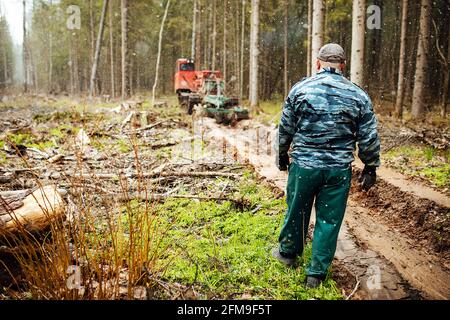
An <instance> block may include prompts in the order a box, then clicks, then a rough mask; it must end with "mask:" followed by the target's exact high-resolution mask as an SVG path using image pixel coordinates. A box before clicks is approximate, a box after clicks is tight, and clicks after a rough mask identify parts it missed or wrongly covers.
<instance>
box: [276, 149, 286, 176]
mask: <svg viewBox="0 0 450 320" xmlns="http://www.w3.org/2000/svg"><path fill="white" fill-rule="evenodd" d="M275 161H276V165H277V167H278V169H279V170H280V171H287V169H288V166H289V156H288V154H287V153H278V152H277V153H276V156H275Z"/></svg>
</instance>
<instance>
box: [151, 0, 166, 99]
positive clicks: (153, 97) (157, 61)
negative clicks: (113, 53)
mask: <svg viewBox="0 0 450 320" xmlns="http://www.w3.org/2000/svg"><path fill="white" fill-rule="evenodd" d="M169 5H170V0H168V1H167V4H166V9H165V11H164V16H163V19H162V21H161V28H160V29H159V41H158V56H157V57H156V68H155V82H154V83H153V89H152V105H155V92H156V86H157V85H158V73H159V61H160V60H161V47H162V35H163V31H164V23H165V22H166V18H167V12H168V11H169Z"/></svg>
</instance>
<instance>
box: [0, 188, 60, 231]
mask: <svg viewBox="0 0 450 320" xmlns="http://www.w3.org/2000/svg"><path fill="white" fill-rule="evenodd" d="M10 203H11V205H12V204H13V203H12V202H10ZM17 203H20V204H22V205H21V206H19V207H17V205H16V204H17ZM0 207H2V210H1V211H0V235H3V234H7V233H11V232H12V233H14V232H16V231H21V230H26V231H29V232H35V231H39V230H42V229H44V228H45V227H47V226H48V225H49V224H50V223H51V221H53V220H54V218H57V217H59V216H61V215H62V214H63V212H64V207H65V204H64V201H63V199H62V197H61V195H60V194H59V192H58V191H57V189H56V188H55V187H54V186H45V187H43V188H39V189H37V190H35V191H34V192H33V193H31V194H29V195H27V196H26V197H25V198H23V199H22V200H16V201H15V202H14V206H13V207H12V208H11V206H10V205H8V202H7V201H5V199H3V198H1V199H0Z"/></svg>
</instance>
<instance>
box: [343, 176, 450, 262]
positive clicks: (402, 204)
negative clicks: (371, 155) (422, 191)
mask: <svg viewBox="0 0 450 320" xmlns="http://www.w3.org/2000/svg"><path fill="white" fill-rule="evenodd" d="M359 173H360V170H359V169H356V168H354V179H353V181H352V190H351V193H352V198H353V199H354V200H355V201H357V202H358V203H359V204H360V205H361V206H363V207H366V208H369V209H371V212H372V213H373V214H374V215H377V216H378V217H380V218H381V219H382V220H383V221H384V222H386V223H387V224H388V225H390V226H392V227H393V228H395V229H396V230H398V231H400V232H401V233H405V234H407V235H408V236H409V237H410V238H411V239H413V240H414V245H415V246H416V245H423V246H425V247H428V248H430V249H432V250H433V251H435V252H438V253H439V254H440V256H441V257H442V258H443V259H445V260H449V259H450V221H449V217H448V212H449V209H448V208H445V207H442V206H439V205H437V204H436V203H434V202H433V201H430V200H427V199H421V198H419V197H416V196H414V195H411V194H409V193H407V192H403V191H401V190H400V189H399V188H397V187H395V186H392V185H390V184H389V183H386V182H385V181H383V180H380V179H379V180H378V181H377V184H376V185H375V186H374V187H373V188H372V189H370V190H369V191H368V192H364V191H362V190H361V188H360V187H359V184H358V183H357V177H358V176H359Z"/></svg>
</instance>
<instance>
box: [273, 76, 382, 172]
mask: <svg viewBox="0 0 450 320" xmlns="http://www.w3.org/2000/svg"><path fill="white" fill-rule="evenodd" d="M356 143H358V156H359V158H360V159H361V160H362V162H363V163H364V164H365V165H368V166H376V167H378V166H379V165H380V155H379V154H380V140H379V138H378V133H377V119H376V117H375V114H374V112H373V108H372V102H371V100H370V98H369V96H368V95H367V93H366V92H365V91H364V90H362V89H361V88H359V87H358V86H357V85H355V84H353V83H352V82H351V81H349V80H348V79H346V78H345V77H344V76H343V75H342V74H341V73H339V71H336V70H334V69H331V68H326V69H322V70H321V71H320V72H319V73H318V74H317V75H316V76H314V77H311V78H305V79H303V80H302V81H300V82H299V83H297V84H296V85H294V87H293V88H292V89H291V91H290V93H289V95H288V97H287V98H286V101H285V103H284V107H283V113H282V115H281V120H280V125H279V130H278V152H279V155H280V156H281V155H284V154H287V152H288V150H289V148H291V154H290V156H291V158H292V159H293V161H294V162H295V163H296V164H297V165H299V166H302V167H305V168H347V167H348V166H349V165H350V164H351V163H352V162H353V160H354V156H353V153H354V151H355V147H356Z"/></svg>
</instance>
